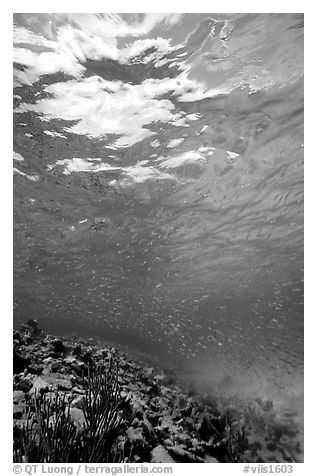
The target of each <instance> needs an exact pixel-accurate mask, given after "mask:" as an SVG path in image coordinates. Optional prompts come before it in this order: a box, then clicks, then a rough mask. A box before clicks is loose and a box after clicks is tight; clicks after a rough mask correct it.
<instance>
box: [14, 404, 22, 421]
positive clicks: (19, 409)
mask: <svg viewBox="0 0 317 476" xmlns="http://www.w3.org/2000/svg"><path fill="white" fill-rule="evenodd" d="M24 412H25V405H22V404H20V405H13V418H14V419H15V420H21V418H22V415H23V413H24Z"/></svg>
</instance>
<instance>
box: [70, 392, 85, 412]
mask: <svg viewBox="0 0 317 476" xmlns="http://www.w3.org/2000/svg"><path fill="white" fill-rule="evenodd" d="M73 396H74V395H73ZM84 400H85V397H84V396H83V395H76V397H75V398H74V399H73V400H72V403H71V405H72V407H74V408H80V409H81V408H83V405H84Z"/></svg>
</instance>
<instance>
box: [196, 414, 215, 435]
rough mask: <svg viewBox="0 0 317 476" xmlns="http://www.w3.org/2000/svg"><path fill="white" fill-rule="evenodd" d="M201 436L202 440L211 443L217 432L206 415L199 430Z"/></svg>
mask: <svg viewBox="0 0 317 476" xmlns="http://www.w3.org/2000/svg"><path fill="white" fill-rule="evenodd" d="M198 431H199V435H200V437H201V439H202V440H205V441H209V440H210V438H211V437H212V435H213V434H214V433H215V430H214V428H213V426H212V424H211V422H210V419H209V418H208V417H207V416H206V415H205V416H204V417H203V421H202V422H201V425H200V428H199V430H198Z"/></svg>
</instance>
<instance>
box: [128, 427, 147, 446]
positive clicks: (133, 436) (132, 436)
mask: <svg viewBox="0 0 317 476" xmlns="http://www.w3.org/2000/svg"><path fill="white" fill-rule="evenodd" d="M126 435H127V437H128V440H129V441H130V443H134V444H135V443H143V442H144V435H143V431H142V428H133V427H132V426H130V427H129V428H128V429H127V431H126Z"/></svg>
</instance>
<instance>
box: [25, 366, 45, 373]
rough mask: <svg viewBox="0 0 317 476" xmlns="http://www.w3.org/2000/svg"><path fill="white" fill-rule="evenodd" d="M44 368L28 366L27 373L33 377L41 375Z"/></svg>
mask: <svg viewBox="0 0 317 476" xmlns="http://www.w3.org/2000/svg"><path fill="white" fill-rule="evenodd" d="M43 369H44V366H43V365H40V364H31V365H29V366H28V372H29V373H30V374H33V375H41V373H42V372H43Z"/></svg>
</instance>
